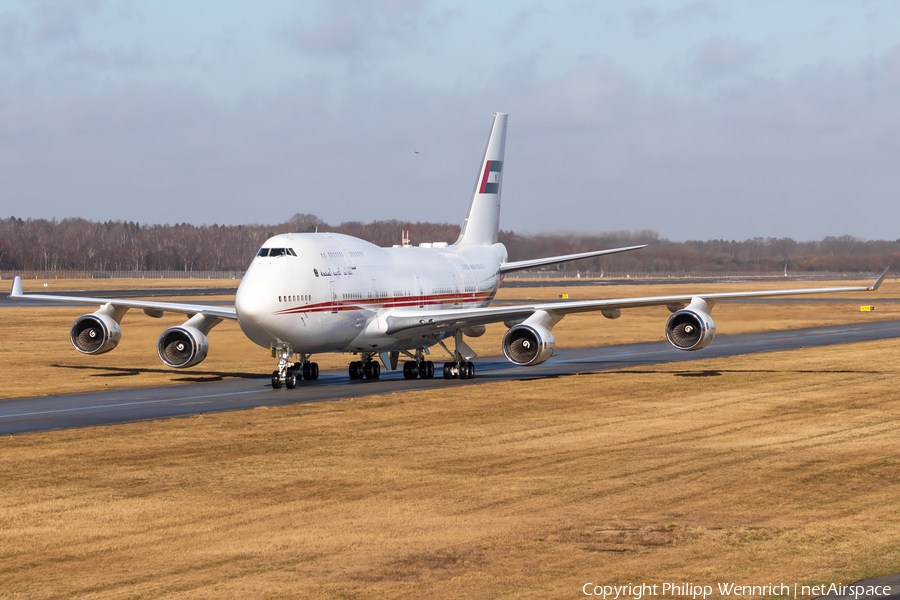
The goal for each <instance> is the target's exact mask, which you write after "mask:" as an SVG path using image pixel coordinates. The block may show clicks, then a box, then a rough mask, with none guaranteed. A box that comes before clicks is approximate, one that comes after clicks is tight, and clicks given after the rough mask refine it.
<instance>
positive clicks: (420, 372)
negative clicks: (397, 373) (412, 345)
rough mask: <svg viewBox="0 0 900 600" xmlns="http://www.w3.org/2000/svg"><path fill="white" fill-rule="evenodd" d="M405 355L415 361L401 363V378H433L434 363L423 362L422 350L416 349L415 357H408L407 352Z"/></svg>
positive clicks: (423, 354)
mask: <svg viewBox="0 0 900 600" xmlns="http://www.w3.org/2000/svg"><path fill="white" fill-rule="evenodd" d="M406 354H407V355H408V356H412V358H414V359H415V360H408V361H406V362H405V363H403V377H404V378H405V379H415V378H416V377H421V378H422V379H431V378H432V377H434V363H433V362H431V361H430V360H425V351H424V350H422V349H421V348H416V354H415V356H413V355H410V354H409V353H408V352H407V353H406Z"/></svg>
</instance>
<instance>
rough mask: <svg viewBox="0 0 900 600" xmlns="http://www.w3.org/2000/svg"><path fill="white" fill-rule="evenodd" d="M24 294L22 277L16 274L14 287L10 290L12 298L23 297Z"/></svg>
mask: <svg viewBox="0 0 900 600" xmlns="http://www.w3.org/2000/svg"><path fill="white" fill-rule="evenodd" d="M23 295H24V294H23V293H22V278H21V277H19V276H18V275H16V276H15V277H13V284H12V289H11V290H10V292H9V297H10V298H21V297H22V296H23Z"/></svg>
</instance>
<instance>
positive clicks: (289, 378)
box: [284, 369, 297, 390]
mask: <svg viewBox="0 0 900 600" xmlns="http://www.w3.org/2000/svg"><path fill="white" fill-rule="evenodd" d="M284 387H286V388H287V389H289V390H292V389H294V388H295V387H297V371H295V370H294V369H288V370H287V373H285V374H284Z"/></svg>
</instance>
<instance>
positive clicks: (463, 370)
mask: <svg viewBox="0 0 900 600" xmlns="http://www.w3.org/2000/svg"><path fill="white" fill-rule="evenodd" d="M470 364H472V363H470V362H467V361H462V362H461V363H459V378H460V379H469V377H471V375H469V365H470ZM472 372H473V373H474V369H473V370H472Z"/></svg>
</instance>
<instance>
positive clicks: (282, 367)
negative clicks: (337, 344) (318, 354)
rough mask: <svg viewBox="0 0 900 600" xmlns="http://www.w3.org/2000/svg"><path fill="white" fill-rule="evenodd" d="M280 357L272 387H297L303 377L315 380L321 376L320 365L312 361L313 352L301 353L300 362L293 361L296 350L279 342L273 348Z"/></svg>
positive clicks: (273, 375) (274, 372) (273, 373)
mask: <svg viewBox="0 0 900 600" xmlns="http://www.w3.org/2000/svg"><path fill="white" fill-rule="evenodd" d="M272 352H273V354H274V355H276V356H277V357H278V370H277V371H272V388H273V389H276V390H280V389H281V387H282V386H284V387H286V388H287V389H289V390H292V389H294V388H295V387H297V384H298V383H299V382H300V380H301V379H306V380H313V379H318V378H319V365H318V364H317V363H314V362H310V361H309V359H310V357H311V356H312V355H311V354H300V362H296V363H292V362H291V358H292V357H293V356H294V351H293V350H292V349H291V347H290V345H288V344H279V345H278V346H276V347H275V348H273V349H272Z"/></svg>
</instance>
